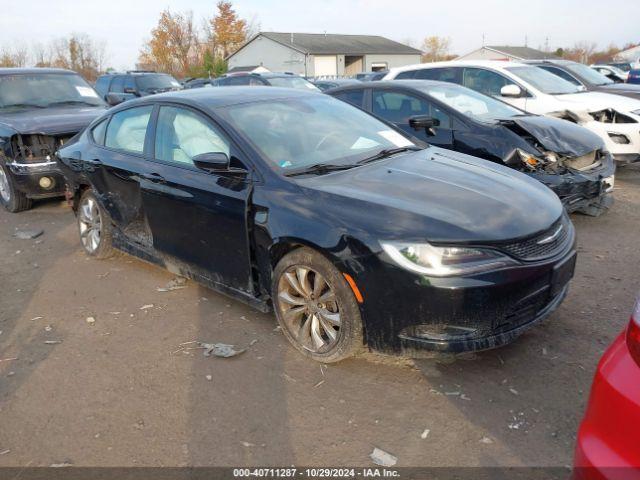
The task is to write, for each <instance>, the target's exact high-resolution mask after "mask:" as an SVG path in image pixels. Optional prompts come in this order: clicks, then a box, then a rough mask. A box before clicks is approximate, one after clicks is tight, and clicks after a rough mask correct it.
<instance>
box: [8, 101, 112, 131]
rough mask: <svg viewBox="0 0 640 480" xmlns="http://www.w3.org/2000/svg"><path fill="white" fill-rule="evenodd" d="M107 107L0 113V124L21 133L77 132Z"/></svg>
mask: <svg viewBox="0 0 640 480" xmlns="http://www.w3.org/2000/svg"><path fill="white" fill-rule="evenodd" d="M106 108H107V107H89V106H87V107H81V108H77V107H56V108H42V109H35V110H34V109H28V110H20V111H17V112H10V113H0V124H3V125H4V126H6V127H9V128H11V129H13V130H15V132H16V133H21V134H30V133H36V134H43V135H61V134H75V133H78V132H79V131H80V130H82V129H83V128H84V127H86V126H87V125H89V123H91V121H92V120H93V119H94V118H96V117H97V116H98V115H100V114H101V113H103V112H104V111H105V110H106Z"/></svg>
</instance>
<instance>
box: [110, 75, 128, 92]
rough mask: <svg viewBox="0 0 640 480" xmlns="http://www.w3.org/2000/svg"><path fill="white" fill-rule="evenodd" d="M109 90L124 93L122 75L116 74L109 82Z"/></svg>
mask: <svg viewBox="0 0 640 480" xmlns="http://www.w3.org/2000/svg"><path fill="white" fill-rule="evenodd" d="M109 91H110V92H115V93H124V77H123V76H118V77H116V78H114V79H113V81H112V82H111V87H110V88H109Z"/></svg>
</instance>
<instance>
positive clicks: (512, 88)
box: [500, 84, 522, 98]
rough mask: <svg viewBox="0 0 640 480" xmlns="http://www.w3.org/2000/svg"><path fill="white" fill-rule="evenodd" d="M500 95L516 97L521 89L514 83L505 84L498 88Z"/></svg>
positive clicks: (520, 94)
mask: <svg viewBox="0 0 640 480" xmlns="http://www.w3.org/2000/svg"><path fill="white" fill-rule="evenodd" d="M500 95H501V96H502V97H512V98H518V97H521V96H522V90H521V89H520V87H519V86H517V85H514V84H511V85H505V86H504V87H502V88H501V89H500Z"/></svg>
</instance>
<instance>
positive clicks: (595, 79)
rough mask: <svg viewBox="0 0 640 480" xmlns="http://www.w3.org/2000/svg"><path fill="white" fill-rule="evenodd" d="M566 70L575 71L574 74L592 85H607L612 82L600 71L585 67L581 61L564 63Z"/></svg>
mask: <svg viewBox="0 0 640 480" xmlns="http://www.w3.org/2000/svg"><path fill="white" fill-rule="evenodd" d="M566 68H567V70H569V71H570V72H573V73H575V74H576V75H579V76H581V77H582V78H584V79H585V80H586V81H587V83H591V84H593V85H609V84H611V83H614V82H613V81H612V80H609V79H608V78H607V77H605V76H604V75H603V74H601V73H600V72H596V71H595V70H594V69H593V68H591V67H587V66H586V65H583V64H581V63H571V64H569V65H566Z"/></svg>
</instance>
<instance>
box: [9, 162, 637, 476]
mask: <svg viewBox="0 0 640 480" xmlns="http://www.w3.org/2000/svg"><path fill="white" fill-rule="evenodd" d="M615 197H616V204H615V205H614V207H613V208H612V209H611V211H609V212H607V213H606V214H605V215H603V216H601V217H600V218H590V217H586V216H580V215H574V216H573V221H574V223H575V225H576V227H577V230H578V236H579V237H578V239H579V259H578V267H577V273H576V278H575V279H574V281H573V284H572V288H571V291H570V293H569V296H568V297H567V299H566V301H565V302H564V304H563V305H562V306H561V307H560V308H559V309H558V311H557V312H556V313H555V314H554V315H552V316H551V318H550V319H549V320H547V321H546V322H544V323H543V324H542V325H540V326H538V327H536V328H534V329H533V330H531V331H529V332H528V333H527V334H525V335H524V336H522V337H521V338H520V339H519V340H518V341H516V342H515V343H514V344H512V345H509V346H507V347H504V348H501V349H499V350H494V351H489V352H483V353H479V354H472V355H467V356H465V357H463V358H458V359H447V358H440V359H427V360H416V361H412V360H403V359H395V358H388V357H381V356H376V355H366V356H365V357H363V358H357V359H353V360H348V361H345V362H342V363H339V364H336V365H331V366H329V367H326V368H321V367H320V365H319V364H317V363H314V362H312V361H309V360H306V359H305V358H303V357H302V356H300V355H299V354H298V353H296V351H294V349H293V348H291V347H289V346H288V344H287V342H286V340H285V339H284V337H283V335H282V334H281V333H280V332H279V331H277V330H274V329H275V327H276V321H275V319H274V318H273V317H272V316H271V315H264V314H260V313H257V312H255V311H253V310H251V309H250V308H249V307H248V306H245V305H244V304H241V303H239V302H237V301H234V300H230V299H228V298H226V297H224V296H222V295H219V294H217V293H214V292H212V291H210V290H207V289H205V288H203V287H200V286H198V285H196V284H194V283H193V282H188V283H187V284H186V288H183V289H179V290H175V291H170V292H159V291H157V288H158V287H163V286H164V285H166V284H167V282H169V281H170V280H171V279H172V278H173V276H172V275H171V274H170V273H168V272H165V271H163V270H162V269H159V268H156V267H153V266H150V265H147V264H145V263H143V262H141V261H139V260H136V259H134V258H132V257H129V256H126V255H120V256H118V257H116V258H114V259H111V260H108V261H98V260H92V259H89V258H87V257H86V256H85V255H84V254H83V253H82V251H81V249H80V246H79V240H78V235H77V232H76V227H75V222H74V217H73V215H72V213H71V212H70V210H69V209H68V208H67V207H66V206H65V205H64V204H63V203H61V202H58V201H53V202H44V203H40V204H38V205H37V206H36V208H34V209H33V210H31V211H28V212H24V213H21V214H18V215H11V214H8V213H6V212H4V211H2V212H0V279H1V281H2V289H1V290H0V331H2V333H1V334H0V359H2V360H3V361H2V362H0V425H1V426H2V427H1V428H0V466H24V465H31V466H38V465H42V466H47V465H51V464H54V463H65V462H66V463H70V464H73V465H78V466H140V465H145V466H146V465H148V466H151V465H162V466H186V465H189V466H191V465H196V466H200V465H207V466H209V465H216V466H219V465H223V466H229V465H243V466H244V465H262V466H264V465H289V464H296V465H316V466H335V465H352V466H367V465H371V463H370V460H369V457H368V455H369V453H370V452H371V451H372V449H373V447H379V448H381V449H383V450H385V451H387V452H390V453H392V454H394V455H395V456H397V457H398V464H397V466H472V465H486V466H495V465H499V466H520V465H528V466H563V465H569V464H571V462H572V453H573V444H574V440H575V431H576V428H577V425H578V422H579V420H580V417H581V416H582V412H583V409H584V406H585V402H586V400H587V395H588V392H589V386H590V383H591V379H592V375H593V372H594V369H595V366H596V363H597V361H598V358H599V357H600V355H601V354H602V352H603V351H604V349H605V348H606V346H607V344H608V343H609V342H610V341H611V340H612V339H613V338H614V337H615V336H616V335H617V334H618V333H619V332H620V330H621V329H622V328H623V326H624V325H625V323H626V322H627V319H628V315H629V312H630V309H631V307H632V304H633V301H634V297H635V294H636V291H637V290H638V286H639V282H638V279H639V275H638V268H637V265H638V264H639V262H640V251H639V250H638V247H637V242H638V233H639V231H640V229H639V227H638V225H640V168H637V167H634V168H626V169H623V170H621V171H620V172H619V173H618V175H617V184H616V191H615ZM531 208H535V205H532V206H531ZM32 228H38V229H43V230H44V234H43V235H42V236H40V237H39V238H37V239H30V240H23V239H19V238H15V237H14V236H13V235H12V234H13V233H14V232H15V231H16V229H32ZM149 305H152V306H151V307H149ZM145 306H146V307H147V308H144V309H143V308H142V307H145ZM87 317H93V319H94V320H95V322H94V323H89V322H87ZM193 340H200V341H204V342H212V343H215V342H222V343H230V344H235V345H238V346H241V347H245V346H248V350H247V352H246V353H244V354H242V355H240V356H238V357H235V358H231V359H220V358H213V357H210V358H207V357H204V356H203V355H202V352H201V351H200V350H189V351H186V352H178V353H173V354H172V352H175V350H176V349H178V347H179V345H180V344H181V343H183V342H188V341H193ZM254 340H257V342H256V343H254V344H252V345H250V344H251V343H252V342H253V341H254ZM48 341H49V342H51V341H54V342H59V343H46V342H48ZM249 345H250V346H249ZM14 357H17V359H16V360H10V359H11V358H14ZM5 359H8V360H5ZM427 429H428V430H429V432H428V434H427V435H426V438H422V436H424V435H422V436H421V434H423V433H424V432H425V431H426V430H427Z"/></svg>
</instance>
